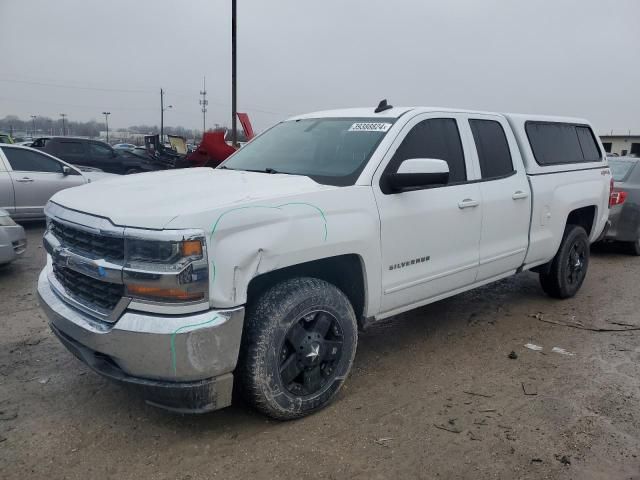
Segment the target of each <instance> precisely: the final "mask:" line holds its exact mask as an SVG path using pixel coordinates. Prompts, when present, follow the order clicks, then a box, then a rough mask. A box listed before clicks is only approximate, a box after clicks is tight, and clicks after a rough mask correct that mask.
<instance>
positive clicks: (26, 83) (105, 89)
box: [0, 78, 151, 93]
mask: <svg viewBox="0 0 640 480" xmlns="http://www.w3.org/2000/svg"><path fill="white" fill-rule="evenodd" d="M0 82H8V83H20V84H24V85H38V86H41V87H55V88H71V89H80V90H97V91H100V92H127V93H142V92H151V90H141V89H129V88H104V87H88V86H82V85H64V84H61V83H47V82H35V81H30V80H12V79H8V78H0Z"/></svg>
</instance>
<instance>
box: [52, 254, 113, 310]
mask: <svg viewBox="0 0 640 480" xmlns="http://www.w3.org/2000/svg"><path fill="white" fill-rule="evenodd" d="M53 274H54V275H55V277H56V278H57V279H58V281H59V282H60V283H61V284H62V286H63V287H64V288H65V290H66V291H67V293H68V294H69V295H70V296H72V297H73V298H74V299H75V300H77V301H79V302H81V303H83V304H86V305H88V306H90V307H94V306H95V307H99V308H100V309H102V310H107V311H111V310H113V309H114V308H115V306H116V305H117V303H118V302H119V301H120V299H121V298H122V296H123V295H124V285H119V284H116V283H108V282H102V281H100V280H96V279H94V278H91V277H88V276H86V275H83V274H82V273H78V272H75V271H73V270H71V269H69V268H65V267H62V266H59V265H56V264H55V263H54V264H53Z"/></svg>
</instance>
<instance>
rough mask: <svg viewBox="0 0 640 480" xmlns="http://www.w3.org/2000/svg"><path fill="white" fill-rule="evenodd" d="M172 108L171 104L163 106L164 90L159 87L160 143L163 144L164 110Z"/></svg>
mask: <svg viewBox="0 0 640 480" xmlns="http://www.w3.org/2000/svg"><path fill="white" fill-rule="evenodd" d="M170 108H173V105H168V106H166V107H165V106H164V90H162V89H160V143H161V144H163V145H164V140H163V138H164V112H166V111H167V110H169V109H170Z"/></svg>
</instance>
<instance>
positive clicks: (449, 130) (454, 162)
mask: <svg viewBox="0 0 640 480" xmlns="http://www.w3.org/2000/svg"><path fill="white" fill-rule="evenodd" d="M410 158H436V159H438V160H445V161H446V162H447V163H448V164H449V183H460V182H465V181H466V180H467V168H466V166H465V161H464V152H463V149H462V142H461V141H460V133H459V132H458V125H457V124H456V121H455V120H454V119H453V118H430V119H428V120H423V121H422V122H420V123H418V124H417V125H415V126H414V127H413V128H412V129H411V131H410V132H409V133H408V134H407V136H406V137H404V140H403V141H402V143H401V144H400V146H399V147H398V149H397V150H396V153H395V154H394V155H393V158H392V159H391V162H389V167H388V168H389V170H390V171H392V172H396V171H397V170H398V167H399V166H400V164H401V163H402V162H403V161H404V160H408V159H410Z"/></svg>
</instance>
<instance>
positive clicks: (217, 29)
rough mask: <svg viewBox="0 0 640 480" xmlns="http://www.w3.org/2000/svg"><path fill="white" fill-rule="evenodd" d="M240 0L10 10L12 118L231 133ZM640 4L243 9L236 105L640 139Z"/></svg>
mask: <svg viewBox="0 0 640 480" xmlns="http://www.w3.org/2000/svg"><path fill="white" fill-rule="evenodd" d="M230 4H231V1H230V0H182V1H175V0H135V1H132V0H109V1H106V2H105V1H97V0H56V1H52V0H0V46H1V50H0V51H1V55H0V58H1V62H0V117H4V116H5V115H9V114H16V115H19V116H21V117H26V118H28V117H29V115H48V116H51V117H58V115H59V113H61V112H64V113H67V114H68V115H69V118H71V119H75V120H89V119H92V118H94V119H98V120H101V119H102V116H101V115H100V112H102V111H103V110H109V111H110V112H111V117H110V122H111V125H113V126H115V127H126V126H129V125H133V124H141V123H145V124H159V116H160V114H159V90H160V87H163V88H164V89H165V90H166V103H167V104H172V105H173V109H172V110H171V111H169V112H167V113H166V115H165V123H166V124H167V125H172V126H176V125H183V126H185V127H189V128H201V126H202V114H201V113H200V107H199V105H198V99H199V97H198V93H199V91H200V90H201V89H202V78H203V76H206V78H207V91H208V93H209V94H208V99H209V113H208V116H207V127H211V126H213V124H214V123H226V124H229V122H230V96H231V87H230V76H231V74H230V65H231V60H230V58H231V55H230V45H231V40H230V37H231V18H230V12H231V8H230ZM639 19H640V1H639V0H609V1H604V0H536V1H518V0H447V1H443V0H437V1H436V0H384V1H382V0H319V1H310V0H269V1H265V0H238V49H239V50H238V103H239V110H240V111H246V112H248V113H249V115H250V116H251V118H252V120H253V122H254V125H255V126H256V127H257V129H258V130H262V129H264V128H266V127H268V126H269V125H271V124H273V123H275V122H277V121H279V120H281V119H283V118H286V117H287V116H289V115H291V114H295V113H302V112H307V111H313V110H321V109H328V108H340V107H347V106H368V105H370V106H372V107H373V106H374V105H375V104H377V102H378V101H379V100H380V99H381V98H388V99H389V103H391V104H393V105H436V106H447V107H460V108H473V109H480V110H493V111H509V112H529V113H548V114H557V115H572V116H581V117H586V118H588V119H590V120H591V121H592V122H593V123H594V124H595V126H596V128H597V130H598V132H599V133H608V132H610V131H611V130H614V131H615V132H625V133H626V131H627V130H631V131H632V132H636V133H640V91H639V90H640V75H639V74H640V61H639V60H640V25H639V23H638V20H639Z"/></svg>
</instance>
